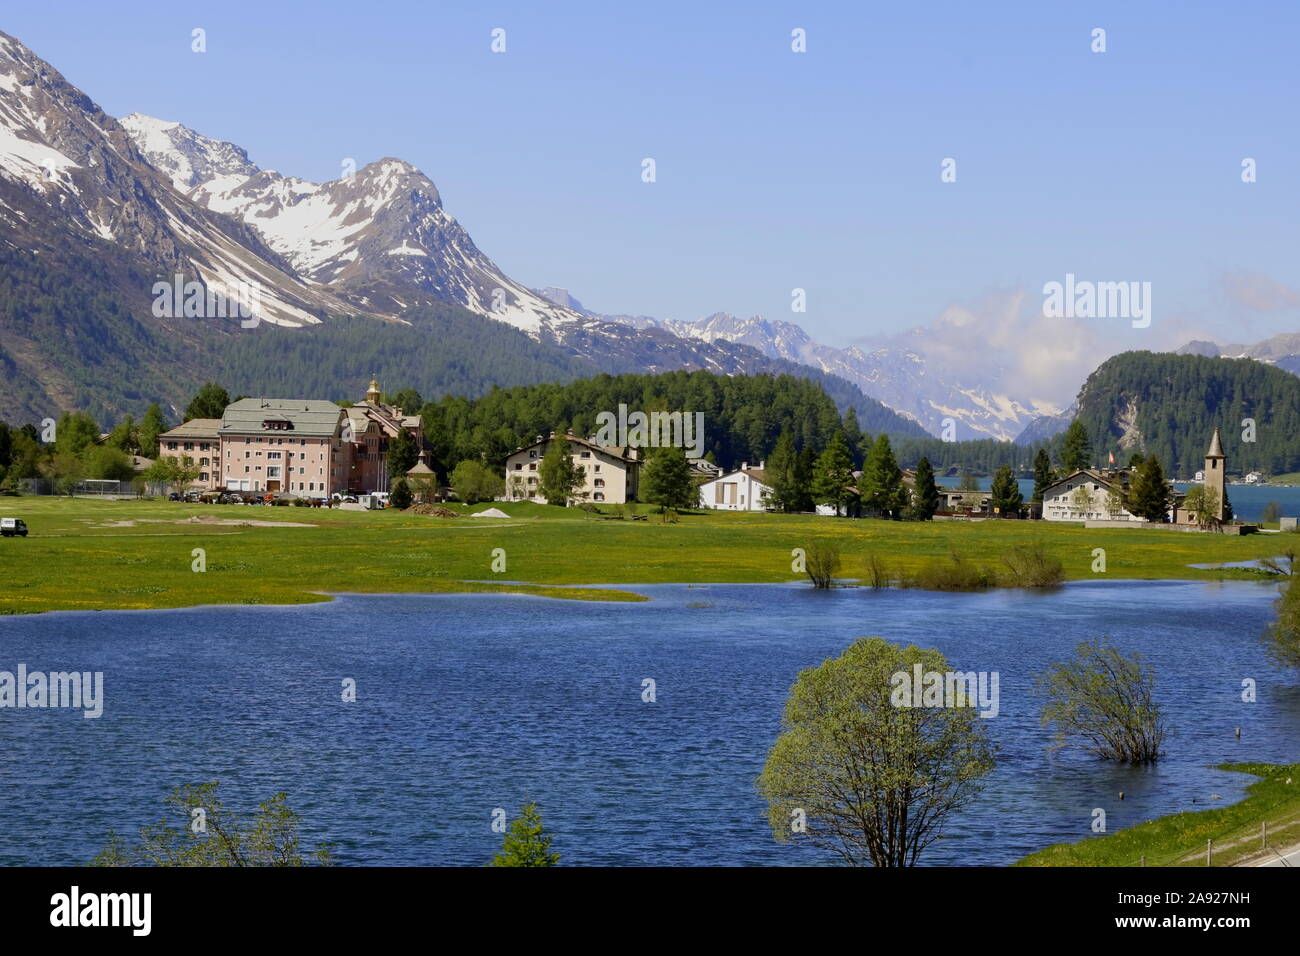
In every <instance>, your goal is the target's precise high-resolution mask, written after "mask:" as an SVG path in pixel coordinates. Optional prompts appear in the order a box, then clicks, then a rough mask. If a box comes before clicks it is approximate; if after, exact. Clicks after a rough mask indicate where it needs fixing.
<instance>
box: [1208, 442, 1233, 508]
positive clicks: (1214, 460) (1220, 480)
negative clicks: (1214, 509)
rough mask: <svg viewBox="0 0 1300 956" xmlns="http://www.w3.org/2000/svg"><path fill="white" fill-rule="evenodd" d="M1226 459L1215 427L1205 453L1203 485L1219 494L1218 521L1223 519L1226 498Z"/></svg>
mask: <svg viewBox="0 0 1300 956" xmlns="http://www.w3.org/2000/svg"><path fill="white" fill-rule="evenodd" d="M1227 461H1228V459H1227V457H1226V456H1225V455H1224V454H1223V442H1222V441H1221V440H1220V439H1219V430H1218V429H1217V428H1216V429H1215V430H1214V437H1213V438H1211V439H1210V450H1209V451H1207V452H1206V453H1205V487H1206V488H1213V489H1214V492H1215V494H1217V495H1218V496H1219V514H1218V518H1219V520H1220V521H1223V520H1225V509H1224V507H1223V503H1224V501H1225V500H1226V499H1227V491H1228V488H1227V484H1228V478H1227V475H1226V474H1224V471H1223V469H1224V466H1225V465H1226V464H1227Z"/></svg>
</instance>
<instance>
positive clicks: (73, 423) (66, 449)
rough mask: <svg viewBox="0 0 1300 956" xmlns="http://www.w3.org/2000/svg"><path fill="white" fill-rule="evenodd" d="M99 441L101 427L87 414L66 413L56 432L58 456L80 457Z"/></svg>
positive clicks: (60, 418) (62, 416)
mask: <svg viewBox="0 0 1300 956" xmlns="http://www.w3.org/2000/svg"><path fill="white" fill-rule="evenodd" d="M98 439H99V426H98V425H96V424H95V420H94V419H93V418H91V417H90V416H89V415H87V414H86V413H85V412H64V413H63V414H62V415H60V416H59V422H58V425H57V426H55V430H54V451H55V453H56V454H69V455H73V456H80V455H81V454H82V453H83V452H84V451H85V450H86V448H87V447H88V446H90V445H93V444H94V443H95V442H96V441H97V440H98Z"/></svg>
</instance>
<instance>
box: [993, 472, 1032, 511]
mask: <svg viewBox="0 0 1300 956" xmlns="http://www.w3.org/2000/svg"><path fill="white" fill-rule="evenodd" d="M1024 501H1025V496H1024V495H1022V494H1021V493H1020V484H1019V483H1018V482H1017V481H1016V473H1015V472H1013V471H1012V470H1011V469H1010V467H1008V466H1007V465H1003V466H1002V467H1001V468H999V469H998V472H997V474H996V475H994V476H993V485H992V487H991V488H990V490H989V504H990V506H991V507H993V508H994V509H996V510H997V511H998V513H999V514H1003V515H1006V514H1015V513H1016V512H1018V511H1019V510H1020V506H1021V505H1022V504H1024Z"/></svg>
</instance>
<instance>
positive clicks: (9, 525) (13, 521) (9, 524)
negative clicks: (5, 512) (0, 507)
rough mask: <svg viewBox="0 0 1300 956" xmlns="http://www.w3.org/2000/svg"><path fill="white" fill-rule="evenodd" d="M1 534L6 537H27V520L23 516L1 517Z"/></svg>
mask: <svg viewBox="0 0 1300 956" xmlns="http://www.w3.org/2000/svg"><path fill="white" fill-rule="evenodd" d="M0 535H3V536H4V537H6V538H14V537H18V538H25V537H27V522H26V521H24V520H23V519H22V518H0Z"/></svg>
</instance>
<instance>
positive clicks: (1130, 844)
mask: <svg viewBox="0 0 1300 956" xmlns="http://www.w3.org/2000/svg"><path fill="white" fill-rule="evenodd" d="M1217 769H1219V770H1232V771H1236V772H1237V773H1246V774H1251V775H1253V776H1256V777H1258V778H1259V779H1258V780H1257V781H1256V782H1255V783H1253V784H1251V785H1250V786H1249V787H1247V788H1246V794H1247V795H1246V797H1245V798H1244V799H1243V800H1241V801H1239V802H1237V803H1233V804H1229V805H1228V806H1224V807H1218V808H1216V809H1213V810H1189V811H1184V812H1182V813H1173V814H1170V815H1169V816H1164V817H1159V818H1157V819H1155V820H1149V821H1147V822H1146V823H1140V824H1138V825H1137V826H1134V827H1129V828H1128V829H1127V830H1121V831H1119V832H1118V833H1111V834H1107V835H1106V836H1102V837H1094V838H1091V839H1085V840H1081V841H1079V842H1077V843H1056V844H1053V845H1052V846H1049V847H1045V848H1044V849H1042V850H1039V851H1038V852H1036V853H1031V854H1029V856H1026V857H1024V858H1023V859H1021V860H1018V861H1017V862H1016V863H1015V864H1013V865H1014V866H1142V865H1145V866H1204V865H1205V845H1206V841H1207V840H1212V841H1213V847H1214V851H1213V853H1212V854H1211V865H1213V866H1238V865H1243V864H1249V863H1250V862H1253V861H1255V860H1258V859H1263V858H1265V857H1266V856H1267V851H1265V850H1264V849H1263V848H1262V845H1261V843H1262V841H1261V830H1262V826H1263V824H1264V823H1266V822H1267V824H1268V841H1269V846H1270V847H1274V848H1277V847H1284V846H1287V845H1290V844H1295V843H1296V842H1297V841H1300V764H1263V763H1230V764H1221V765H1220V766H1219V767H1218V768H1217Z"/></svg>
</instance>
